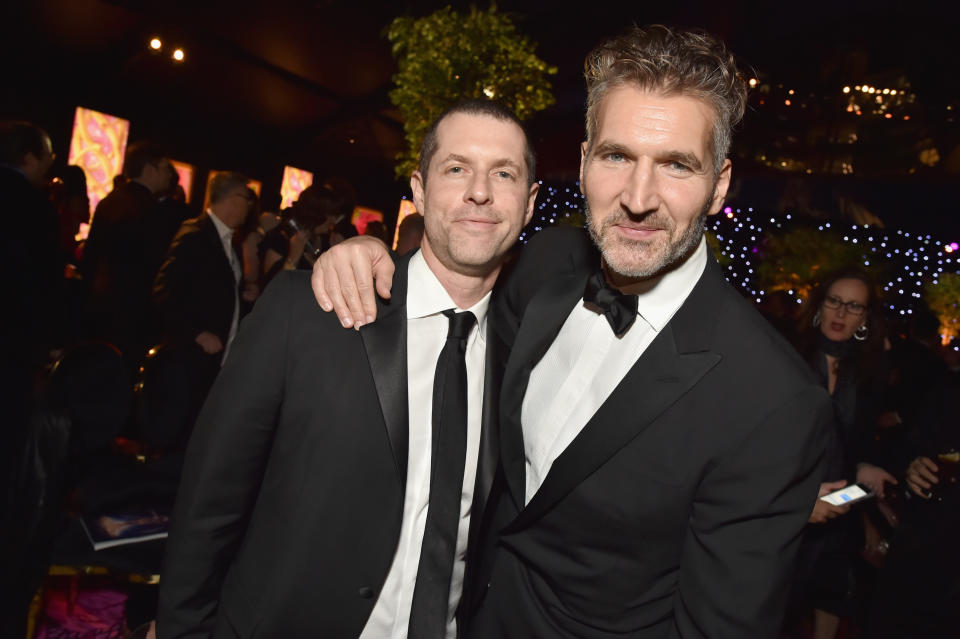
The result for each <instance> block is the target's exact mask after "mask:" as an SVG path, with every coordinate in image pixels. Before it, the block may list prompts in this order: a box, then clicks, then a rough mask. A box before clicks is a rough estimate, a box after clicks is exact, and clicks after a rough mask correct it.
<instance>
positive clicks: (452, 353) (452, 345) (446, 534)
mask: <svg viewBox="0 0 960 639" xmlns="http://www.w3.org/2000/svg"><path fill="white" fill-rule="evenodd" d="M443 314H444V315H446V316H447V317H448V318H449V319H450V328H449V331H448V332H447V341H446V343H445V344H444V345H443V350H441V351H440V357H439V358H437V370H436V373H434V377H433V452H432V454H431V457H430V505H429V506H428V507H427V524H426V528H425V529H424V531H423V545H422V546H421V548H420V563H419V565H418V567H417V584H416V586H415V587H414V589H413V602H412V604H411V606H410V623H409V625H408V626H407V635H408V636H409V637H410V639H442V637H444V636H446V633H447V608H448V606H449V601H450V579H451V575H452V573H453V560H454V555H455V554H456V551H457V530H458V529H459V527H460V495H461V493H462V490H463V464H464V460H465V459H466V455H467V364H466V361H465V359H464V356H465V354H466V352H467V335H469V334H470V329H471V328H472V327H473V324H474V322H476V321H477V318H476V317H474V315H473V313H470V312H466V313H455V312H454V311H453V310H449V311H444V312H443Z"/></svg>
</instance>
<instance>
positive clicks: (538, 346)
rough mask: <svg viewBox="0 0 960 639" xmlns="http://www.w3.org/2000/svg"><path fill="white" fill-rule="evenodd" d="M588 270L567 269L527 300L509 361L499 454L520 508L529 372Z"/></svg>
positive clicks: (579, 294)
mask: <svg viewBox="0 0 960 639" xmlns="http://www.w3.org/2000/svg"><path fill="white" fill-rule="evenodd" d="M588 275H589V273H586V272H579V273H578V272H574V271H568V272H567V273H566V274H561V275H559V276H558V277H557V278H556V279H554V280H551V281H550V282H549V283H548V284H546V285H544V286H543V288H541V289H540V290H539V291H538V292H537V294H536V296H534V297H533V299H531V300H530V302H529V303H528V304H527V309H526V312H525V313H524V316H523V318H522V320H521V323H520V329H519V331H518V332H517V337H516V341H514V344H513V349H512V350H511V352H510V359H509V360H508V361H507V369H506V372H505V373H504V378H503V390H502V392H501V398H500V454H501V461H502V463H503V469H504V474H505V475H506V478H507V484H508V485H509V487H510V493H511V494H512V495H513V499H514V501H515V502H516V505H517V508H518V509H520V508H523V504H524V499H525V496H524V494H525V492H526V453H525V452H524V447H523V427H522V425H521V422H520V414H521V412H522V409H523V396H524V394H525V393H526V391H527V384H529V383H530V373H531V371H533V368H534V366H536V365H537V362H539V361H540V359H541V358H542V357H543V355H544V353H546V352H547V349H549V348H550V344H552V343H553V340H554V338H555V337H556V336H557V333H559V332H560V329H561V328H562V327H563V323H564V322H565V321H566V320H567V316H568V315H569V314H570V311H571V310H572V309H573V305H574V304H576V303H577V301H578V300H580V298H581V297H583V287H584V286H585V284H586V281H587V277H588Z"/></svg>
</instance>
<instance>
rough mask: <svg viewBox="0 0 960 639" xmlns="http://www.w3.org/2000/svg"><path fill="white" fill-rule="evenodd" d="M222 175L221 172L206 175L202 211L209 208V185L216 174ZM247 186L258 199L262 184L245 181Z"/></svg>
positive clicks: (254, 181)
mask: <svg viewBox="0 0 960 639" xmlns="http://www.w3.org/2000/svg"><path fill="white" fill-rule="evenodd" d="M219 173H223V171H210V173H208V174H207V187H206V189H204V194H203V210H207V209H208V208H209V207H210V183H211V182H213V178H214V177H216V176H217V174H219ZM247 186H248V187H250V188H251V189H253V192H254V193H256V194H257V197H260V189H262V188H263V184H262V183H261V182H260V180H249V179H248V180H247Z"/></svg>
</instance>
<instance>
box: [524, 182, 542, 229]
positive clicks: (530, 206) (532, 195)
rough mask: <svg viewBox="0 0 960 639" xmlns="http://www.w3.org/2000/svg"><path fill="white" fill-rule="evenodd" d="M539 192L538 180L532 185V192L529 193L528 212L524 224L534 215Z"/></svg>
mask: <svg viewBox="0 0 960 639" xmlns="http://www.w3.org/2000/svg"><path fill="white" fill-rule="evenodd" d="M539 192H540V185H539V184H538V183H537V182H534V183H533V184H531V185H530V192H529V193H528V194H527V214H526V215H525V216H524V218H523V225H524V226H526V225H527V224H529V223H530V219H531V218H532V217H533V207H534V205H535V204H536V203H537V193H539Z"/></svg>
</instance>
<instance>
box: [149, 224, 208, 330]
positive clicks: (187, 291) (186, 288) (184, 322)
mask: <svg viewBox="0 0 960 639" xmlns="http://www.w3.org/2000/svg"><path fill="white" fill-rule="evenodd" d="M208 249H209V247H208V246H205V242H204V237H203V233H202V232H201V230H200V229H198V228H196V227H189V226H184V227H183V229H181V231H180V232H179V233H177V236H176V237H175V238H174V240H173V243H172V244H171V245H170V249H169V250H168V251H167V256H166V258H165V259H164V261H163V265H162V266H161V267H160V270H159V272H158V273H157V277H156V279H155V280H154V283H153V301H154V304H155V305H156V307H157V308H158V309H159V310H160V313H161V315H162V316H163V322H164V326H165V327H166V329H167V331H169V332H170V334H171V335H173V336H175V338H176V339H178V340H180V341H182V342H184V343H192V342H193V341H194V339H195V338H196V337H197V335H199V334H200V333H202V332H203V331H205V330H210V327H204V326H200V325H199V323H198V322H197V319H196V317H195V315H196V313H195V312H194V309H195V308H196V307H197V304H198V303H203V300H195V299H192V295H191V291H192V290H193V289H192V286H191V280H192V279H193V278H195V277H197V268H198V265H202V264H204V263H205V255H204V254H205V252H206V251H207V250H208Z"/></svg>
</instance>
